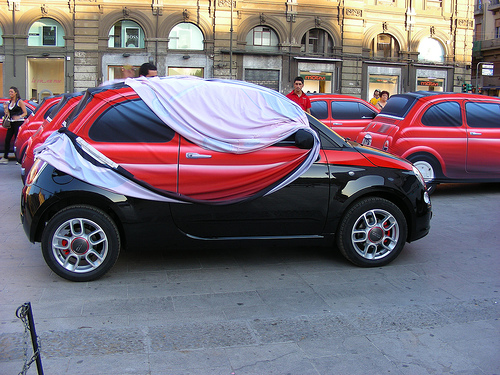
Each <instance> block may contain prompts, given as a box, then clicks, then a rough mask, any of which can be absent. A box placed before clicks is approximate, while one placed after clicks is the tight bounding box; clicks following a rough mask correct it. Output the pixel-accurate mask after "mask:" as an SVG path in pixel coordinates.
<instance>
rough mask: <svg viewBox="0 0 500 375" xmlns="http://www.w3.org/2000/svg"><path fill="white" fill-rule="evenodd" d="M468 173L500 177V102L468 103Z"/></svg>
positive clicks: (466, 110)
mask: <svg viewBox="0 0 500 375" xmlns="http://www.w3.org/2000/svg"><path fill="white" fill-rule="evenodd" d="M465 116H466V121H467V165H466V169H467V172H468V173H472V174H484V175H485V176H488V177H489V178H492V177H493V176H498V177H500V120H499V119H500V102H499V101H495V102H494V101H491V102H487V101H482V102H474V101H467V102H466V103H465Z"/></svg>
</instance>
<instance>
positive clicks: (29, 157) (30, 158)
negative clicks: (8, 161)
mask: <svg viewBox="0 0 500 375" xmlns="http://www.w3.org/2000/svg"><path fill="white" fill-rule="evenodd" d="M82 97H83V93H82V92H76V93H71V94H63V95H62V97H61V98H60V100H59V103H58V104H57V105H56V106H55V107H54V108H53V109H52V111H51V112H50V114H49V116H48V117H47V118H46V119H45V120H43V123H42V125H41V126H39V127H38V130H37V131H36V132H35V134H33V135H32V136H31V138H30V139H29V140H28V144H27V146H26V152H25V153H24V156H23V160H22V162H21V177H22V179H23V180H24V177H25V176H26V174H27V173H28V172H29V170H30V169H31V166H32V165H33V163H34V161H35V158H34V155H33V150H34V149H35V148H36V147H37V146H39V145H41V144H42V143H43V142H45V140H46V139H47V138H48V136H49V135H51V134H52V133H53V132H54V131H56V130H57V129H59V128H60V127H61V126H64V121H65V120H66V119H67V118H68V116H69V115H70V114H71V112H72V111H73V109H75V107H76V105H77V104H78V102H79V101H80V99H81V98H82Z"/></svg>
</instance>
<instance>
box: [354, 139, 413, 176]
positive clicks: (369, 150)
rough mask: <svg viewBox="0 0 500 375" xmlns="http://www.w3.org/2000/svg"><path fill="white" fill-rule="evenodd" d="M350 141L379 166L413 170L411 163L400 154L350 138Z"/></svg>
mask: <svg viewBox="0 0 500 375" xmlns="http://www.w3.org/2000/svg"><path fill="white" fill-rule="evenodd" d="M348 143H349V144H350V145H351V146H352V147H354V148H355V149H356V150H357V151H358V152H359V153H360V154H362V155H363V156H364V157H365V158H366V159H368V160H369V161H370V162H371V163H372V164H374V165H376V166H377V167H383V168H396V169H405V170H412V165H411V163H410V162H408V161H407V160H405V159H403V158H400V157H399V156H396V155H393V154H389V153H388V152H385V151H382V150H379V149H377V148H373V147H369V146H364V145H362V144H360V143H358V142H355V141H351V140H349V141H348Z"/></svg>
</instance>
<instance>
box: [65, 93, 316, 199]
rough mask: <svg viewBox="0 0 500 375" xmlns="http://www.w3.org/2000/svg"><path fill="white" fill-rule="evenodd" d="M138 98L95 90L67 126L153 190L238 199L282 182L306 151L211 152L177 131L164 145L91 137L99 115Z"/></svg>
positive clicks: (272, 148)
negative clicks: (108, 140)
mask: <svg viewBox="0 0 500 375" xmlns="http://www.w3.org/2000/svg"><path fill="white" fill-rule="evenodd" d="M138 98H139V97H138V95H137V94H136V93H135V92H134V91H133V90H132V89H131V88H130V87H123V88H119V89H116V90H113V89H110V90H106V91H103V92H97V93H96V94H95V95H94V96H93V98H92V99H90V101H88V103H87V104H86V106H85V108H83V109H82V110H81V112H80V113H79V114H78V115H77V116H76V117H75V118H74V119H73V120H72V121H71V123H70V124H69V126H68V130H70V131H71V132H73V133H75V134H76V135H78V136H79V137H81V138H82V139H84V140H85V141H86V142H88V143H89V144H91V145H92V146H93V147H95V148H96V149H97V150H99V151H100V152H102V153H103V154H104V155H106V156H107V157H108V158H110V159H111V160H113V161H114V162H115V163H117V164H120V166H122V167H123V168H125V169H126V170H127V171H128V172H130V173H132V174H133V175H134V177H135V178H136V179H138V180H141V181H143V182H146V183H148V184H149V185H151V186H153V187H155V188H157V189H160V190H166V191H170V192H175V193H178V194H182V195H186V196H189V197H191V198H193V199H199V200H207V201H217V200H220V199H224V200H227V199H239V198H243V197H247V196H250V195H252V194H255V193H256V192H258V191H261V190H262V189H264V188H266V187H268V186H269V185H272V184H274V183H276V182H277V181H279V180H281V179H282V178H284V177H285V176H286V175H288V174H289V173H290V172H291V171H293V170H294V169H296V168H297V167H298V166H299V165H300V164H301V163H302V162H303V161H304V160H305V158H306V157H307V151H308V150H302V149H298V148H297V147H283V146H271V147H267V148H265V149H263V150H260V151H256V152H252V155H251V157H249V155H248V154H233V153H223V152H216V151H210V150H207V149H204V148H202V147H200V146H198V145H196V144H194V143H192V142H190V141H188V140H186V139H184V138H183V137H181V136H180V135H178V134H176V135H175V136H174V138H173V139H172V140H170V141H168V142H166V143H157V144H154V143H139V142H137V143H133V142H128V143H120V142H113V143H109V142H99V141H96V140H95V139H93V138H92V135H91V134H89V133H90V132H91V126H92V125H93V124H94V122H95V121H97V120H98V119H99V117H100V116H102V114H103V113H105V112H106V111H108V110H109V109H110V108H112V107H114V106H117V105H119V104H120V103H121V102H125V101H131V100H135V99H138ZM214 171H216V173H215V172H214ZM214 174H216V175H217V178H215V179H214Z"/></svg>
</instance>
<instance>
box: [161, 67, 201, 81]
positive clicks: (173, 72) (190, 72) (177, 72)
mask: <svg viewBox="0 0 500 375" xmlns="http://www.w3.org/2000/svg"><path fill="white" fill-rule="evenodd" d="M203 70H204V69H203V68H182V67H178V68H175V67H174V68H168V75H169V76H195V77H200V78H203V77H204V75H203V74H204V73H203Z"/></svg>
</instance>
